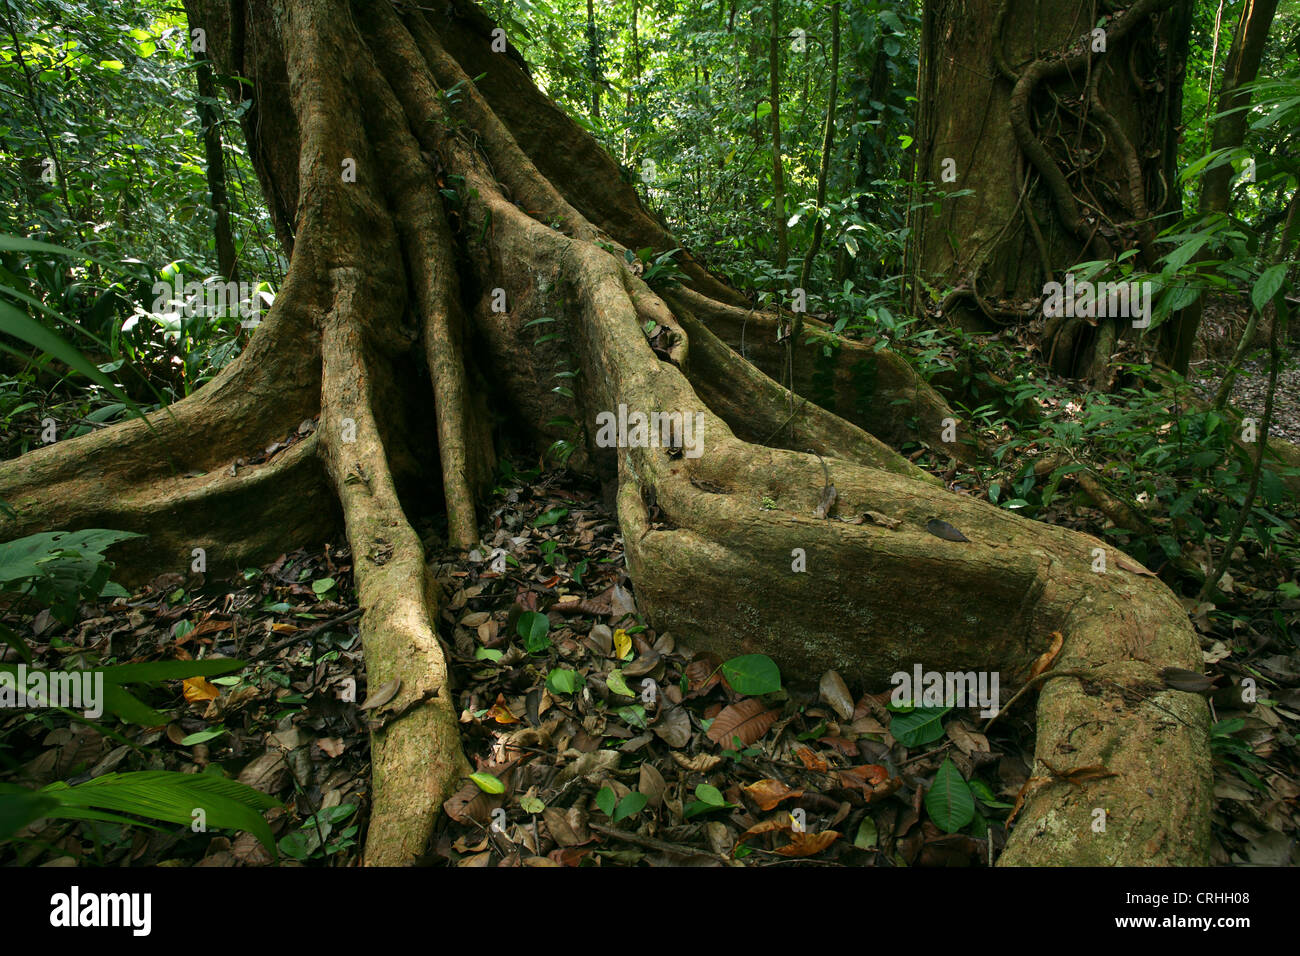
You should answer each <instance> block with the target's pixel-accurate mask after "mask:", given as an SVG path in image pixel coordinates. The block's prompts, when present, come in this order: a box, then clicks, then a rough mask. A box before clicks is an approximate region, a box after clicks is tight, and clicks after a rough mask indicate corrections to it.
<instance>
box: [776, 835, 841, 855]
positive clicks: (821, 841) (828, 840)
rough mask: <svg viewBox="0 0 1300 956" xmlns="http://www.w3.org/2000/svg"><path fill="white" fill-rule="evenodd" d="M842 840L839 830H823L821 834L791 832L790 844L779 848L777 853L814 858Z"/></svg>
mask: <svg viewBox="0 0 1300 956" xmlns="http://www.w3.org/2000/svg"><path fill="white" fill-rule="evenodd" d="M839 838H840V834H839V831H838V830H823V831H822V832H821V833H799V832H797V831H794V830H792V831H791V832H790V842H789V843H787V844H786V845H785V846H783V847H778V848H777V850H776V852H777V853H780V854H781V855H782V856H812V855H814V854H816V853H820V852H821V851H822V850H824V849H826V848H827V847H828V846H830V845H831V844H832V843H834V842H835V841H836V840H838V839H839Z"/></svg>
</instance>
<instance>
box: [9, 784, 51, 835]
mask: <svg viewBox="0 0 1300 956" xmlns="http://www.w3.org/2000/svg"><path fill="white" fill-rule="evenodd" d="M58 805H59V801H57V800H53V799H51V798H50V797H44V796H41V795H40V794H39V793H33V792H32V791H30V790H24V789H22V788H21V787H15V788H14V792H12V793H4V792H0V840H8V839H9V838H10V837H12V836H13V835H14V834H15V833H17V832H18V831H19V830H21V829H22V828H23V827H25V826H27V824H29V823H31V822H32V821H33V820H39V819H40V818H41V817H43V816H45V815H46V814H47V813H48V812H49V811H51V810H53V809H55V808H56V807H58Z"/></svg>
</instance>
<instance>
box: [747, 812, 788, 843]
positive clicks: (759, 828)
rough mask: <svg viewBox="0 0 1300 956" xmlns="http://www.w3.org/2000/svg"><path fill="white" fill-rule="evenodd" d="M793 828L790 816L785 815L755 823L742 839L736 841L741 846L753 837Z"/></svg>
mask: <svg viewBox="0 0 1300 956" xmlns="http://www.w3.org/2000/svg"><path fill="white" fill-rule="evenodd" d="M792 827H793V825H792V824H791V823H790V814H788V813H783V814H781V815H780V816H776V817H773V818H772V819H770V820H762V821H760V822H758V823H755V824H754V825H753V826H752V827H750V828H749V829H748V830H746V831H745V832H744V833H742V834H741V835H740V839H739V840H737V841H736V845H737V846H739V845H740V844H742V843H744V842H745V841H746V840H748V839H749V838H750V837H752V836H761V835H762V834H764V833H780V832H781V831H782V830H789V829H792Z"/></svg>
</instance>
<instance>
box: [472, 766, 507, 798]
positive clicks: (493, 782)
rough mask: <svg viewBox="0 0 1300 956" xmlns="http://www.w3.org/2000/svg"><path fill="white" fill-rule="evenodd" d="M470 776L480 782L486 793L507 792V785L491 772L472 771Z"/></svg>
mask: <svg viewBox="0 0 1300 956" xmlns="http://www.w3.org/2000/svg"><path fill="white" fill-rule="evenodd" d="M469 778H470V779H471V780H473V781H474V782H475V783H476V784H478V788H479V789H480V790H482V791H483V792H484V793H505V792H506V785H505V784H504V783H502V782H501V781H500V780H499V779H497V778H496V777H494V776H492V774H490V773H483V772H481V771H480V772H479V773H472V774H470V775H469Z"/></svg>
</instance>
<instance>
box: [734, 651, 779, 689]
mask: <svg viewBox="0 0 1300 956" xmlns="http://www.w3.org/2000/svg"><path fill="white" fill-rule="evenodd" d="M722 676H723V677H724V678H726V680H727V683H728V684H730V685H731V687H732V689H733V690H734V691H735V692H736V693H737V694H745V695H746V696H749V697H757V696H758V695H759V694H770V693H772V692H773V691H778V690H780V689H781V671H780V669H779V668H778V667H777V666H776V661H774V660H772V658H770V657H768V656H767V655H766V654H743V655H741V656H740V657H733V658H732V659H731V660H729V661H727V662H726V663H724V664H723V665H722Z"/></svg>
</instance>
